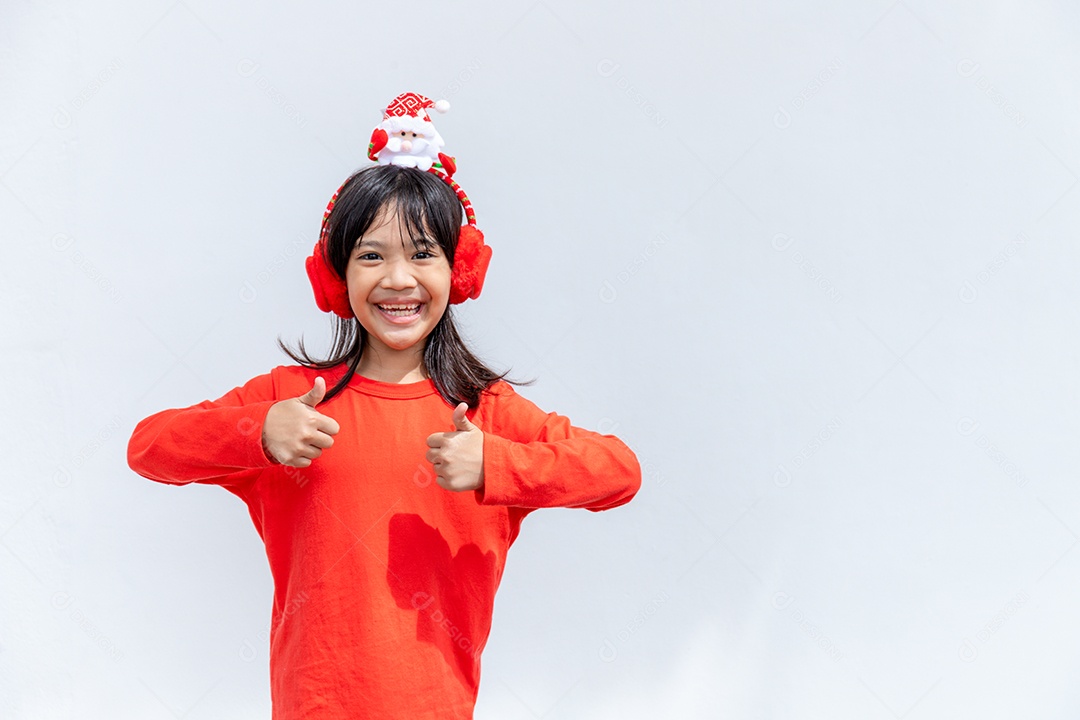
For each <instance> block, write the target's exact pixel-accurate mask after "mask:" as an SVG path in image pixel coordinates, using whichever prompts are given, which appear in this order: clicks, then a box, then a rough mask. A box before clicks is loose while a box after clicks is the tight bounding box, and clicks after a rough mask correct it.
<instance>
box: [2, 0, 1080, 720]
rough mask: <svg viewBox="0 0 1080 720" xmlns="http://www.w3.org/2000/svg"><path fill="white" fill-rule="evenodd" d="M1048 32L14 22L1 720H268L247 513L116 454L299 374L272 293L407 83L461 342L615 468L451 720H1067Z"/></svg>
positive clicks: (880, 20)
mask: <svg viewBox="0 0 1080 720" xmlns="http://www.w3.org/2000/svg"><path fill="white" fill-rule="evenodd" d="M275 5H276V4H275ZM1078 15H1080V13H1078V11H1077V8H1076V6H1075V4H1072V3H1065V2H1060V3H1047V2H1019V1H1016V0H1014V1H1013V2H996V3H977V2H973V1H969V2H961V3H949V4H948V7H942V4H940V3H931V2H926V1H925V0H909V1H906V2H905V1H904V0H899V1H898V2H893V3H892V4H890V2H889V0H877V1H874V2H851V1H848V2H836V1H833V2H827V3H812V4H808V3H799V2H794V0H784V1H779V0H777V1H774V2H763V3H740V4H723V5H721V4H717V3H667V4H660V3H631V4H627V3H615V2H611V3H590V4H585V5H582V4H579V3H568V2H560V1H557V0H548V1H543V0H542V1H539V2H535V3H530V2H524V3H520V2H513V3H495V2H491V3H488V4H486V5H479V4H466V3H430V4H428V3H409V4H407V5H403V6H400V7H399V6H384V5H379V6H376V5H373V4H371V5H361V4H356V3H334V4H330V3H307V4H306V6H304V7H301V5H300V4H299V3H297V4H294V5H293V6H292V7H290V8H288V9H282V8H280V7H268V5H267V4H265V3H253V2H247V3H241V2H233V3H210V2H206V1H205V0H178V1H177V2H175V3H173V4H169V2H168V0H164V1H161V2H140V3H136V2H123V3H120V2H111V3H104V2H96V3H78V4H77V3H73V2H67V3H65V2H55V3H43V2H34V3H29V2H13V3H5V5H4V9H3V10H2V11H0V232H2V234H3V236H2V244H0V253H2V256H0V288H2V290H0V293H2V298H3V303H4V305H3V307H4V312H3V314H2V318H3V320H2V322H3V332H2V335H0V338H2V340H0V341H2V342H3V344H4V347H3V352H2V360H0V362H2V367H3V380H4V382H3V390H2V392H3V396H2V397H3V406H4V408H5V412H4V413H3V419H2V420H0V423H2V428H3V433H2V437H3V439H4V452H3V459H4V463H3V464H4V467H3V471H2V476H0V477H2V481H0V482H2V492H0V578H2V580H0V584H2V586H3V591H2V592H0V716H3V717H4V718H35V719H37V718H140V719H146V718H164V719H166V720H168V719H169V718H184V719H185V720H195V719H197V718H221V717H229V718H268V717H269V715H270V699H269V679H268V670H267V662H268V661H267V650H268V645H267V631H268V628H269V622H270V607H271V591H272V584H271V578H270V574H269V570H268V567H267V563H266V559H265V555H264V554H263V549H262V546H261V544H260V542H259V539H258V536H257V534H256V532H255V530H254V528H253V527H252V525H251V521H250V519H249V518H248V516H247V512H246V509H245V508H244V506H243V503H241V502H240V501H239V500H238V498H236V497H234V496H232V495H230V494H229V493H227V492H225V491H224V490H222V489H221V488H217V487H204V486H189V487H170V486H166V485H162V484H158V483H154V482H151V481H148V480H145V479H143V478H141V477H139V476H137V475H135V474H134V473H133V472H132V471H131V470H130V469H128V467H127V465H126V459H125V449H126V445H127V441H128V438H129V436H130V434H131V430H132V429H133V427H134V425H135V423H136V422H138V420H140V419H142V418H143V417H145V416H147V415H149V414H151V413H153V412H156V411H157V410H160V409H163V408H166V407H181V406H187V405H191V404H194V403H197V402H199V401H201V400H204V399H208V398H216V397H219V396H221V395H222V394H224V393H225V392H226V391H227V390H229V389H231V388H232V387H235V386H237V385H240V384H242V383H243V382H245V381H246V380H247V379H249V378H250V377H252V376H254V375H257V374H260V373H263V372H266V371H268V370H269V369H270V368H271V367H273V366H274V365H278V364H286V363H288V362H290V361H289V360H288V358H286V357H285V356H284V355H282V354H281V353H280V351H279V350H278V349H277V348H276V347H275V339H276V338H277V337H278V336H279V335H280V336H282V337H283V338H285V339H286V340H289V341H294V340H296V339H297V338H298V337H300V336H301V335H303V336H304V337H305V339H306V340H307V341H308V342H309V344H310V345H311V346H313V347H315V348H316V349H320V350H321V349H322V348H323V347H324V344H323V341H324V340H325V338H326V337H327V336H328V329H329V321H328V320H327V319H326V317H325V316H324V315H322V314H321V313H320V312H319V311H318V310H317V308H316V307H315V305H314V302H313V300H312V297H311V291H310V288H309V287H308V285H307V280H306V277H305V275H304V271H303V258H304V257H305V256H306V255H307V254H308V252H310V249H311V246H312V245H313V243H314V240H315V235H316V233H317V231H318V226H319V222H320V220H321V218H322V213H323V210H324V208H325V206H326V202H327V200H328V199H329V197H330V195H331V194H332V192H333V191H334V190H335V189H336V188H337V187H338V185H339V184H340V183H341V181H342V180H343V179H344V178H345V177H346V176H347V175H348V174H349V173H351V172H352V171H354V170H356V169H358V168H360V167H364V166H366V165H368V164H369V161H367V160H366V159H365V157H364V154H365V150H366V147H367V142H368V137H369V135H370V132H371V129H372V128H373V127H374V126H375V125H376V124H377V123H378V121H379V119H380V118H381V115H380V111H381V109H382V108H383V107H384V106H385V105H386V104H387V103H388V102H389V101H390V100H391V99H392V98H393V97H394V96H395V95H397V94H398V93H400V92H404V91H414V92H419V93H422V94H424V95H427V96H429V97H431V98H433V99H439V98H445V99H448V100H449V101H450V102H451V105H452V109H451V111H450V113H449V114H447V115H444V116H436V122H437V123H438V126H439V129H440V132H441V133H442V135H443V137H444V138H446V141H447V148H446V149H447V151H448V152H449V153H450V154H451V155H454V156H456V157H457V159H458V174H457V175H456V178H457V179H458V180H459V181H460V182H461V183H462V185H463V187H464V188H465V189H466V191H467V192H468V193H469V196H470V197H471V198H472V200H473V202H474V204H475V207H476V211H477V215H478V220H479V225H480V227H481V228H482V229H483V230H484V232H485V235H486V238H487V241H488V243H489V244H490V245H491V246H492V247H493V249H494V258H493V261H492V265H491V270H490V273H489V275H488V281H487V285H486V286H485V289H484V294H483V296H482V297H481V299H480V300H478V301H476V302H472V301H470V302H468V303H466V304H465V305H463V306H461V308H460V312H459V317H461V320H462V325H463V328H464V330H465V332H466V334H467V336H468V338H469V340H470V342H471V343H473V346H474V347H475V348H476V349H477V351H478V352H479V353H480V354H481V355H482V356H483V357H484V358H485V359H486V360H487V361H488V362H489V363H490V364H491V365H493V366H494V367H496V368H499V369H506V368H508V367H509V368H512V370H513V373H512V374H513V375H514V376H515V377H538V378H539V382H538V383H537V384H536V385H534V386H532V387H523V388H521V389H520V392H521V393H522V394H523V395H525V396H526V397H528V398H530V399H531V400H533V401H534V402H535V403H537V404H538V405H539V406H540V407H542V408H543V409H545V410H554V411H557V412H559V413H561V414H564V415H567V416H569V417H570V418H571V419H572V420H573V421H574V423H575V424H576V425H579V426H582V427H587V428H590V429H599V430H602V431H605V432H611V433H614V434H616V435H618V436H619V437H621V438H622V439H624V440H625V441H626V442H627V443H628V444H629V445H630V446H631V447H632V448H633V449H634V450H635V451H636V452H637V453H638V457H639V459H640V461H641V463H642V466H643V468H644V474H645V480H644V486H643V487H642V489H641V492H640V493H639V494H638V496H637V497H636V498H635V499H634V500H633V502H631V503H630V504H629V505H626V506H624V507H621V508H617V509H615V510H612V511H608V512H603V513H590V512H588V511H583V510H565V509H555V510H546V511H539V512H537V513H534V514H533V515H532V516H530V517H529V518H528V519H527V520H526V521H525V523H524V525H523V530H522V535H521V537H520V538H519V540H518V542H517V543H516V545H515V546H514V548H513V549H512V550H511V552H510V557H509V563H508V567H507V571H506V574H505V576H504V578H503V583H502V587H501V589H500V592H499V596H498V600H497V603H496V609H495V617H494V629H493V632H492V636H491V640H490V643H489V645H488V648H487V651H486V652H485V655H484V671H483V677H482V682H481V686H480V697H479V702H478V706H477V712H476V717H477V718H481V719H487V720H493V719H496V718H498V719H504V718H510V719H514V718H540V717H544V718H602V717H609V718H657V717H668V718H714V717H724V718H793V717H798V718H814V717H828V718H859V719H868V718H883V719H889V718H901V717H902V718H911V719H912V720H914V719H915V718H956V717H978V718H983V719H987V718H1014V717H1038V718H1072V717H1076V715H1077V713H1080V692H1078V691H1077V690H1076V689H1075V688H1076V682H1075V681H1076V676H1077V673H1078V671H1080V649H1078V648H1080V622H1078V621H1077V597H1078V594H1080V580H1078V571H1080V551H1077V550H1076V545H1077V542H1078V539H1080V535H1078V533H1080V516H1078V515H1080V491H1078V489H1077V480H1078V473H1077V466H1078V463H1080V449H1078V444H1077V437H1078V435H1080V415H1078V413H1077V401H1078V381H1077V365H1078V361H1080V341H1078V339H1077V328H1078V323H1077V307H1078V302H1077V301H1078V299H1080V293H1078V291H1077V289H1076V288H1077V280H1076V277H1077V262H1078V261H1080V250H1078V249H1077V243H1076V240H1075V234H1076V233H1075V228H1076V227H1077V224H1078V221H1080V212H1078V211H1080V190H1078V189H1077V185H1078V184H1080V138H1078V134H1077V127H1078V126H1080V109H1078V101H1080V92H1078V90H1077V83H1076V78H1077V77H1078V71H1080V57H1078V55H1080V43H1078V42H1077V37H1078V32H1080V22H1078V21H1080V17H1078Z"/></svg>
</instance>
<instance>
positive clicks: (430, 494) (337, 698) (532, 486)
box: [128, 365, 641, 720]
mask: <svg viewBox="0 0 1080 720" xmlns="http://www.w3.org/2000/svg"><path fill="white" fill-rule="evenodd" d="M319 374H322V375H323V377H324V378H326V379H327V385H328V386H329V385H330V384H331V383H332V382H333V381H335V380H336V379H337V377H340V375H336V374H334V373H325V372H324V373H320V372H318V371H315V370H309V369H307V368H303V367H300V366H295V365H293V366H279V367H276V368H274V369H273V370H272V371H271V372H269V373H267V374H264V375H259V376H258V377H255V378H253V379H251V380H250V381H248V382H247V383H246V384H245V385H243V386H242V387H238V388H234V389H233V390H231V391H230V392H228V393H226V394H225V395H224V396H222V397H221V398H219V399H218V400H213V401H211V400H207V401H205V402H202V403H199V404H198V405H192V406H191V407H188V408H177V409H169V410H163V411H161V412H159V413H156V414H154V415H151V416H150V417H147V418H145V419H144V420H142V421H141V422H139V424H138V425H136V427H135V430H134V432H133V434H132V436H131V440H130V441H129V444H128V464H129V465H130V466H131V468H132V469H133V470H134V471H135V472H137V473H139V474H140V475H142V476H144V477H146V478H149V479H151V480H156V481H159V482H163V483H170V484H175V485H183V484H187V483H191V482H197V483H211V484H216V485H221V486H222V487H224V488H226V489H227V490H229V491H230V492H232V493H233V494H235V495H237V496H238V497H240V498H241V499H242V500H243V501H244V502H245V503H246V504H247V507H248V510H249V512H250V514H251V519H252V520H253V521H254V523H255V528H256V530H258V532H259V536H260V537H261V538H262V540H263V542H264V544H265V545H266V556H267V559H268V560H269V563H270V570H271V574H272V575H273V578H274V604H273V612H272V617H271V626H270V628H271V629H270V689H271V700H272V705H273V718H274V720H301V719H302V720H329V719H331V718H333V719H337V718H350V719H351V720H355V719H356V718H381V719H389V718H409V719H410V720H420V719H422V718H439V719H440V720H445V719H447V718H471V717H472V713H473V707H474V705H475V702H476V696H477V690H478V687H479V681H480V653H481V651H482V650H483V648H484V645H485V643H486V642H487V638H488V633H489V630H490V628H491V614H492V607H493V604H494V599H495V591H496V589H497V588H498V585H499V580H500V578H501V577H502V572H503V567H504V564H505V562H506V553H507V550H508V549H509V547H510V545H511V544H512V543H513V542H514V539H515V538H516V537H517V535H518V530H519V528H520V524H521V520H522V518H524V517H525V516H526V515H527V514H528V513H530V512H532V510H533V509H535V508H542V507H577V508H586V509H589V510H593V511H599V510H606V509H609V508H613V507H617V506H619V505H622V504H624V503H627V502H629V501H630V499H631V498H633V496H634V495H635V494H636V493H637V491H638V489H639V487H640V485H641V468H640V466H639V464H638V460H637V458H636V457H635V455H634V453H633V452H632V451H631V450H630V449H629V448H628V447H627V446H626V445H625V444H624V443H623V442H622V441H621V440H619V439H618V438H617V437H615V436H613V435H601V434H599V433H595V432H592V431H589V430H585V429H582V428H578V427H574V426H572V425H571V424H570V421H569V419H568V418H566V417H564V416H560V415H557V414H556V413H553V412H552V413H546V412H544V411H543V410H540V409H539V408H538V407H537V406H536V405H534V404H533V403H532V402H530V401H529V400H526V399H525V398H523V397H522V396H520V395H518V394H517V393H516V392H515V390H514V389H513V386H511V385H510V384H509V383H506V382H503V381H498V382H496V383H495V384H494V385H492V386H491V387H490V388H488V389H487V390H485V391H484V392H483V393H482V395H481V400H480V403H479V406H478V407H476V408H473V409H470V410H469V412H468V413H467V416H468V418H469V420H471V421H472V422H473V423H474V424H475V425H477V426H478V427H479V428H480V429H481V430H483V431H484V486H483V487H482V488H481V489H479V490H475V491H472V492H453V491H448V490H444V489H443V488H441V487H439V485H438V484H437V483H436V482H435V475H434V472H433V469H432V467H431V463H430V462H428V461H427V459H426V458H425V454H426V453H427V450H428V447H427V437H428V436H429V435H430V434H432V433H434V432H448V431H452V430H453V429H454V426H453V420H452V415H453V407H452V406H451V405H450V404H449V403H447V402H446V401H445V400H443V398H442V397H441V396H440V395H439V394H438V392H437V390H436V389H435V385H434V383H433V382H432V381H431V380H424V381H421V382H413V383H402V384H394V383H384V382H379V381H376V380H371V379H369V378H366V377H363V376H360V375H355V376H354V377H353V378H352V379H351V381H350V384H349V386H348V388H347V389H346V390H344V391H343V392H342V393H340V394H339V395H337V396H336V397H334V398H333V399H331V400H330V401H328V402H323V403H322V404H320V405H319V406H318V408H317V409H318V411H319V412H320V413H322V414H324V415H327V416H329V417H332V418H334V419H335V420H336V421H337V422H338V424H339V426H340V428H341V429H340V432H339V433H338V434H337V435H336V436H335V437H334V445H333V447H330V448H327V449H325V450H324V451H323V454H322V455H321V456H320V457H319V458H317V459H316V460H314V461H313V462H312V464H311V466H310V467H307V468H293V467H289V466H285V465H280V464H276V463H274V462H273V461H272V460H271V459H269V458H268V457H267V456H266V454H265V452H264V451H263V447H262V427H263V422H264V420H265V418H266V413H267V411H268V410H269V409H270V406H271V405H273V404H274V403H275V402H278V401H280V400H285V399H288V398H294V397H298V396H300V395H302V394H304V393H305V392H307V391H308V390H310V389H311V387H312V385H313V383H314V380H315V377H316V376H317V375H319Z"/></svg>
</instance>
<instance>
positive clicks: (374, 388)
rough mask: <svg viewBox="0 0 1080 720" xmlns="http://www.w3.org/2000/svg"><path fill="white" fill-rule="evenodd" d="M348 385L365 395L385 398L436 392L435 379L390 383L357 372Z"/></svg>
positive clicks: (416, 395) (417, 395)
mask: <svg viewBox="0 0 1080 720" xmlns="http://www.w3.org/2000/svg"><path fill="white" fill-rule="evenodd" d="M349 387H350V388H352V389H353V390H357V391H359V392H362V393H364V394H365V395H377V396H378V397H386V398H418V397H424V396H425V395H430V394H432V393H434V392H436V387H435V381H434V380H432V379H431V378H426V379H424V380H417V381H416V382H411V383H391V382H383V381H381V380H372V379H371V378H369V377H364V376H363V375H361V374H359V373H356V374H355V375H353V376H352V378H350V380H349Z"/></svg>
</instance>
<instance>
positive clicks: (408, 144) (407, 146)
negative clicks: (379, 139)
mask: <svg viewBox="0 0 1080 720" xmlns="http://www.w3.org/2000/svg"><path fill="white" fill-rule="evenodd" d="M401 149H402V150H404V151H405V152H410V151H411V150H412V141H411V140H403V141H402V142H401Z"/></svg>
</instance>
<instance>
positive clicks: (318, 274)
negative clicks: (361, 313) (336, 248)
mask: <svg viewBox="0 0 1080 720" xmlns="http://www.w3.org/2000/svg"><path fill="white" fill-rule="evenodd" d="M323 252H324V245H323V243H322V242H321V241H320V242H319V243H317V244H316V245H315V250H314V251H313V252H312V253H311V255H309V256H308V258H307V260H306V261H305V262H304V268H305V269H306V270H307V276H308V280H310V281H311V289H312V291H313V292H314V293H315V304H316V305H318V306H319V309H320V310H322V311H323V312H332V313H334V314H335V315H337V316H339V317H343V318H346V319H348V318H351V317H352V316H353V311H352V305H350V304H349V287H348V285H346V284H345V281H344V280H342V279H341V278H339V277H338V275H337V273H336V272H334V269H333V268H332V267H330V265H329V263H327V262H326V257H325V255H324V254H323Z"/></svg>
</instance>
